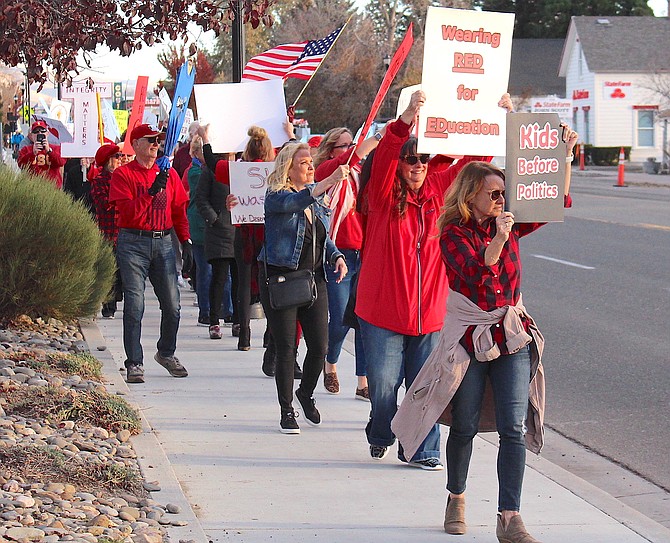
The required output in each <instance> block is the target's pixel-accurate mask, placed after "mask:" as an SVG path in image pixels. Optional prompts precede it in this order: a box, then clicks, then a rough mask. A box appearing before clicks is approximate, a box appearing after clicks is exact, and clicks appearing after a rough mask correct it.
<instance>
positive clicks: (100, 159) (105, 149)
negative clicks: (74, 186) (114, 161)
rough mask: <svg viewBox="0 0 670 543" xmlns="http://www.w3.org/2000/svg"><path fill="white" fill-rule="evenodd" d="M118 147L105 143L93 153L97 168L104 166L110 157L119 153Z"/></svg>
mask: <svg viewBox="0 0 670 543" xmlns="http://www.w3.org/2000/svg"><path fill="white" fill-rule="evenodd" d="M119 149H120V147H119V146H118V145H116V144H115V143H106V144H105V145H102V146H101V147H100V149H98V150H97V151H96V153H95V163H96V164H97V165H98V166H104V165H105V164H106V163H107V161H108V160H109V159H110V157H111V156H112V155H114V154H116V153H118V152H119Z"/></svg>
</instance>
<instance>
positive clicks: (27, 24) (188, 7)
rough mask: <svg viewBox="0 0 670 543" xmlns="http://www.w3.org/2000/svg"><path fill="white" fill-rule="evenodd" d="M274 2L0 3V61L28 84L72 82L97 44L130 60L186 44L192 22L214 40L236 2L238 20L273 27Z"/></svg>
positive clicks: (61, 0) (86, 0)
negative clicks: (154, 48)
mask: <svg viewBox="0 0 670 543" xmlns="http://www.w3.org/2000/svg"><path fill="white" fill-rule="evenodd" d="M274 1H275V0H229V1H220V0H160V1H152V0H59V1H53V0H52V1H49V0H3V2H2V8H0V60H2V61H4V62H5V63H6V64H7V65H9V66H17V65H19V64H23V65H24V66H25V67H26V73H27V77H28V79H29V80H30V81H31V82H39V83H40V84H41V85H43V84H44V83H45V82H46V80H47V70H48V69H50V70H51V71H52V72H53V73H54V77H55V79H56V81H58V82H64V81H71V80H72V77H73V75H75V74H76V73H78V71H79V70H81V69H82V68H84V66H79V65H77V54H78V52H79V51H80V50H81V51H83V52H84V61H85V62H87V57H86V53H90V52H92V51H95V48H96V47H97V46H98V45H100V44H106V45H107V46H108V47H109V48H110V49H111V50H117V51H119V52H120V54H121V55H123V56H128V55H130V54H131V53H132V52H133V51H136V50H139V49H141V48H142V46H143V45H153V44H154V43H161V42H162V41H163V40H164V39H165V38H166V37H169V39H170V40H172V41H174V40H176V39H177V38H182V39H183V41H184V42H186V41H187V40H188V36H187V31H186V26H187V24H188V23H191V22H192V23H195V24H197V25H198V26H200V27H201V28H202V29H203V30H214V32H215V33H216V34H217V35H218V34H219V33H220V32H222V31H227V30H228V29H229V27H230V24H231V22H232V21H233V19H234V17H235V2H239V5H240V13H241V15H242V20H243V22H244V23H245V24H246V23H248V24H250V25H251V26H252V27H253V28H257V27H258V26H259V25H260V24H263V25H265V26H271V25H272V16H271V15H270V13H269V9H268V8H269V7H270V5H272V3H273V2H274Z"/></svg>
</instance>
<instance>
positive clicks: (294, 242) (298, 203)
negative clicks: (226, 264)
mask: <svg viewBox="0 0 670 543" xmlns="http://www.w3.org/2000/svg"><path fill="white" fill-rule="evenodd" d="M315 186H316V185H308V186H306V187H305V188H304V189H302V190H301V191H300V192H295V191H292V190H280V191H278V192H272V191H270V190H268V191H267V192H266V193H265V244H264V246H263V248H262V249H261V252H260V254H259V255H258V260H259V261H260V262H263V261H265V260H266V249H267V263H268V264H269V265H271V266H278V267H282V268H291V269H293V270H297V269H298V262H299V260H300V251H301V250H302V245H303V241H304V239H305V228H306V227H307V225H308V223H307V217H305V209H306V208H307V207H309V206H310V205H311V204H314V206H313V209H314V213H315V215H316V217H317V218H318V219H319V220H320V221H321V223H322V224H323V226H324V228H325V229H326V243H325V244H324V254H323V255H321V265H322V266H325V263H326V262H328V263H330V264H331V265H333V264H335V261H336V260H337V259H338V258H339V257H340V256H342V257H343V256H344V255H342V253H341V252H340V251H339V250H338V249H337V247H335V244H334V243H333V240H332V239H330V236H328V227H329V225H330V208H328V206H326V205H325V204H324V202H323V196H321V197H318V198H314V197H313V196H312V190H314V187H315ZM316 258H317V261H318V258H319V256H318V255H317V257H316ZM325 272H326V270H325V267H324V273H325Z"/></svg>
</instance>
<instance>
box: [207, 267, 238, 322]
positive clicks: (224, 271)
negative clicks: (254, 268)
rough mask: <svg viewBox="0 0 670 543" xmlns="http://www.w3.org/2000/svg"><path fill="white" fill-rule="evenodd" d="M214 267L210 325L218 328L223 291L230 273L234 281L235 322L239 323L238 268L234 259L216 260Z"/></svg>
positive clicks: (210, 291) (210, 299) (232, 294)
mask: <svg viewBox="0 0 670 543" xmlns="http://www.w3.org/2000/svg"><path fill="white" fill-rule="evenodd" d="M209 263H210V264H211V265H212V282H211V283H210V284H209V325H210V326H215V325H216V326H218V324H219V318H220V317H221V315H219V313H220V311H221V302H222V301H223V291H224V289H225V287H226V281H227V280H228V271H229V270H230V276H231V279H232V285H231V298H232V299H233V322H237V296H236V292H237V266H236V265H235V259H234V258H215V259H214V260H210V261H209Z"/></svg>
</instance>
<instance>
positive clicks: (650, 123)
mask: <svg viewBox="0 0 670 543" xmlns="http://www.w3.org/2000/svg"><path fill="white" fill-rule="evenodd" d="M655 117H656V110H654V109H638V110H637V145H638V147H654V121H655Z"/></svg>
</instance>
